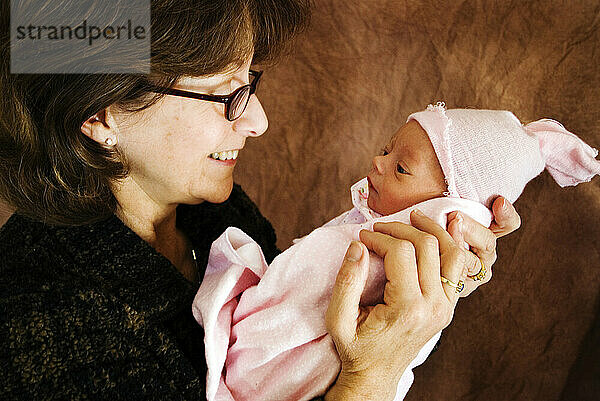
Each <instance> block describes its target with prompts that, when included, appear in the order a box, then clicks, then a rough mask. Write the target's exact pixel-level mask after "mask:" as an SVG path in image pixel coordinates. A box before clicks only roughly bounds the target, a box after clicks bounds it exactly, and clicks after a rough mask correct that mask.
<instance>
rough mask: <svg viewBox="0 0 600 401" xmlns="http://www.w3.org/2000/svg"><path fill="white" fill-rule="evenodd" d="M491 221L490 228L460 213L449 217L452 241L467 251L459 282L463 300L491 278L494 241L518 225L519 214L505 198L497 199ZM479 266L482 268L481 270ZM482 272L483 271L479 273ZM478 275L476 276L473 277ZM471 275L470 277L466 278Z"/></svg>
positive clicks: (519, 223)
mask: <svg viewBox="0 0 600 401" xmlns="http://www.w3.org/2000/svg"><path fill="white" fill-rule="evenodd" d="M492 212H493V213H494V221H492V224H491V226H490V228H487V227H484V226H482V225H481V224H479V223H478V222H476V221H475V220H473V219H471V218H470V217H469V216H466V215H464V214H462V213H459V212H452V213H450V214H449V215H448V232H449V233H450V235H452V238H454V241H455V242H456V243H457V244H459V245H460V246H462V247H464V248H466V249H468V247H469V246H470V248H471V252H467V262H466V269H465V272H464V273H463V276H462V278H461V280H463V281H464V283H465V289H464V290H463V291H462V292H461V293H460V296H461V297H466V296H467V295H469V294H470V293H472V292H473V291H475V290H476V289H477V287H479V286H480V285H481V284H485V283H487V282H488V281H490V280H491V278H492V265H493V264H494V262H496V258H497V254H496V239H497V238H500V237H502V236H504V235H506V234H510V233H512V232H513V231H515V230H517V229H518V228H519V227H520V226H521V218H520V217H519V214H518V213H517V211H516V210H515V208H514V207H513V205H511V204H510V202H508V201H507V200H506V199H504V198H503V197H501V196H499V197H498V198H496V199H495V200H494V203H493V204H492ZM482 266H485V267H484V268H483V267H482ZM482 269H483V270H482ZM478 273H479V277H476V276H477V274H478ZM469 276H472V277H469Z"/></svg>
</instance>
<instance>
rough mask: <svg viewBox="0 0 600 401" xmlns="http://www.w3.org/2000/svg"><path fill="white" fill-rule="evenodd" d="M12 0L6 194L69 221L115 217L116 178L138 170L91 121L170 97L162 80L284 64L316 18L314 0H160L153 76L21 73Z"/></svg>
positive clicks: (31, 210) (0, 167) (4, 68)
mask: <svg viewBox="0 0 600 401" xmlns="http://www.w3.org/2000/svg"><path fill="white" fill-rule="evenodd" d="M48 1H51V2H53V3H56V0H48ZM124 1H126V0H124ZM3 3H4V4H3V5H1V6H0V7H1V8H2V10H1V13H2V16H1V19H2V28H0V29H1V30H2V32H1V34H0V35H1V37H0V41H1V42H0V60H2V61H0V63H1V67H0V68H1V70H0V88H2V92H3V93H2V94H3V96H2V99H1V100H0V198H1V199H3V200H4V201H5V202H7V203H8V204H10V205H11V206H12V207H14V208H15V209H16V211H17V213H20V214H23V215H26V216H28V217H30V218H33V219H36V220H40V221H43V222H46V223H50V224H59V225H81V224H86V223H90V222H93V221H97V220H101V219H104V218H106V217H107V216H109V215H110V214H112V213H114V212H115V210H116V207H117V201H116V199H115V197H114V196H113V194H112V192H111V190H110V182H111V181H113V180H115V179H119V178H123V177H125V176H126V175H127V173H128V168H127V165H126V162H125V160H124V158H123V157H122V155H120V154H119V153H118V150H117V151H115V150H110V149H109V148H106V147H104V146H102V145H101V144H99V143H97V142H95V141H93V140H91V139H90V138H88V137H87V136H85V135H84V134H82V133H81V131H80V127H81V124H82V123H83V122H84V121H85V120H87V119H88V118H89V117H90V116H93V115H94V114H95V113H97V112H99V111H101V110H104V109H105V108H106V107H108V106H110V105H114V106H117V107H118V108H119V109H121V110H123V111H127V112H135V111H139V110H142V109H144V108H147V107H149V106H151V105H152V104H154V103H155V102H156V101H157V100H159V99H160V97H161V96H162V95H159V94H156V93H153V92H151V86H152V84H158V85H161V86H167V87H169V86H172V85H173V84H174V83H175V82H176V81H177V80H178V79H179V78H180V77H182V76H203V75H211V74H215V73H219V72H223V71H226V70H228V69H230V68H231V67H232V66H239V65H241V64H242V63H243V62H244V61H245V60H247V59H248V57H250V56H252V55H253V61H254V62H255V63H266V62H271V61H274V60H275V58H276V57H277V56H278V55H279V54H280V53H281V52H282V51H283V50H285V49H286V46H287V45H288V44H289V43H290V39H291V38H292V37H293V36H294V35H295V34H296V33H297V32H299V31H300V30H301V29H303V28H304V27H305V26H306V24H307V22H308V18H309V14H310V0H152V2H151V73H150V74H149V75H141V74H11V73H10V66H9V60H10V54H9V53H10V34H9V32H8V27H10V23H9V19H8V18H9V17H8V14H9V13H8V4H9V3H10V2H3ZM122 62H123V63H127V62H128V60H127V59H126V58H124V59H123V61H122Z"/></svg>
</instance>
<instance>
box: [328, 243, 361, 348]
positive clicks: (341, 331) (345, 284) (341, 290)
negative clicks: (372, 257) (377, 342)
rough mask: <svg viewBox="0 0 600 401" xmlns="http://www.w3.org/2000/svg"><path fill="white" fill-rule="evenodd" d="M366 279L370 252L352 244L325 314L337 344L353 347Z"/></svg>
mask: <svg viewBox="0 0 600 401" xmlns="http://www.w3.org/2000/svg"><path fill="white" fill-rule="evenodd" d="M367 275H368V251H367V250H366V249H365V246H364V245H363V244H361V243H360V242H358V241H352V243H351V244H350V246H349V247H348V250H347V251H346V256H345V257H344V261H343V263H342V267H341V268H340V270H339V272H338V275H337V278H336V280H335V284H334V286H333V291H332V293H331V300H330V301H329V306H328V308H327V312H326V314H325V323H326V325H327V330H328V332H329V333H330V334H331V335H332V336H333V337H334V339H336V344H337V343H340V344H350V343H351V342H352V340H353V339H354V336H355V334H356V326H357V323H358V322H357V320H358V315H359V311H360V309H359V302H360V297H361V295H362V292H363V290H364V288H365V283H366V281H367ZM338 352H342V350H338Z"/></svg>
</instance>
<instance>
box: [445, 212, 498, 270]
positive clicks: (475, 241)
mask: <svg viewBox="0 0 600 401" xmlns="http://www.w3.org/2000/svg"><path fill="white" fill-rule="evenodd" d="M459 217H460V218H462V235H463V239H464V241H465V242H466V243H467V244H468V245H470V246H471V251H472V252H473V253H475V255H477V256H478V257H479V258H480V259H481V260H482V261H483V262H484V263H485V264H486V265H487V266H491V265H493V264H494V263H495V262H496V235H494V233H493V232H492V231H490V229H488V228H487V227H485V226H483V225H481V224H479V223H478V222H477V221H475V220H473V219H472V218H470V217H469V216H467V215H466V214H463V213H459V212H452V213H449V214H448V220H450V219H457V218H459ZM466 265H467V268H468V269H469V272H477V271H479V266H480V264H479V262H478V261H476V260H475V259H473V258H469V259H468V260H467V261H466Z"/></svg>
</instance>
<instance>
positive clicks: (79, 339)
mask: <svg viewBox="0 0 600 401" xmlns="http://www.w3.org/2000/svg"><path fill="white" fill-rule="evenodd" d="M177 226H178V227H179V228H180V229H182V230H183V231H184V232H185V233H186V234H187V235H188V237H189V238H190V240H191V241H192V243H193V246H194V248H195V249H196V250H197V252H198V253H197V257H198V264H199V266H200V267H201V268H202V266H206V261H207V259H208V251H209V249H210V245H211V243H212V241H213V240H214V239H216V238H217V237H218V236H219V235H220V234H221V233H222V232H223V231H224V230H225V228H227V227H228V226H236V227H239V228H241V229H242V230H244V231H245V232H247V233H248V234H249V235H250V236H252V237H253V238H254V239H255V240H256V241H257V242H258V243H259V244H260V245H261V246H262V248H263V251H264V253H265V256H266V257H267V259H268V260H269V261H270V260H271V259H272V258H273V257H274V256H275V255H276V254H277V253H278V250H277V248H276V245H275V233H274V231H273V228H272V226H271V224H270V223H269V222H268V221H267V220H266V219H265V218H264V217H263V216H262V215H261V214H260V212H259V211H258V209H257V208H256V206H255V205H254V203H252V201H251V200H250V199H249V198H248V197H247V196H246V194H245V193H244V192H243V191H242V190H241V188H240V187H239V186H237V185H235V186H234V189H233V192H232V195H231V197H230V198H229V200H227V201H226V202H224V203H222V204H209V203H206V202H205V203H202V204H200V205H197V206H188V205H181V206H179V207H178V209H177ZM202 276H203V271H201V272H200V277H202ZM196 290H197V285H193V284H191V283H190V282H188V281H187V280H185V279H184V278H183V276H182V275H181V274H180V273H179V272H178V271H177V269H176V268H175V267H174V266H173V265H172V264H171V263H170V262H169V260H167V259H166V258H165V257H163V256H162V255H160V254H159V253H157V252H156V251H155V250H154V249H153V248H152V247H151V246H150V245H149V244H147V243H146V242H145V241H143V240H142V239H141V238H140V237H138V236H137V235H136V234H135V233H134V232H133V231H131V230H130V229H129V228H128V227H127V226H125V225H124V224H123V223H122V222H121V221H120V220H119V219H118V218H117V217H116V216H111V217H110V218H108V219H106V220H104V221H101V222H98V223H94V224H89V225H84V226H78V227H59V226H50V225H46V224H42V223H40V222H35V221H32V220H30V219H27V218H25V217H23V216H20V215H17V214H15V215H13V216H12V217H11V218H10V219H9V220H8V221H7V223H6V224H5V225H4V226H3V227H2V228H0V398H1V399H27V400H39V399H69V400H71V399H108V400H121V399H123V400H128V401H133V400H139V399H163V400H178V399H185V400H202V399H205V395H204V393H205V391H204V387H205V375H206V365H205V359H204V342H203V338H204V333H203V330H202V328H201V327H200V326H199V325H198V324H197V323H196V321H195V320H194V318H193V316H192V313H191V304H192V300H193V298H194V295H195V293H196Z"/></svg>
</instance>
